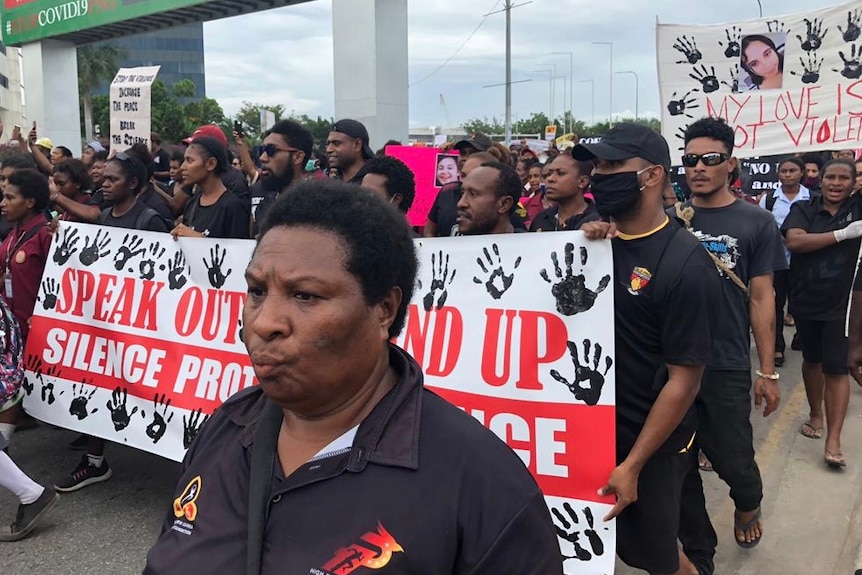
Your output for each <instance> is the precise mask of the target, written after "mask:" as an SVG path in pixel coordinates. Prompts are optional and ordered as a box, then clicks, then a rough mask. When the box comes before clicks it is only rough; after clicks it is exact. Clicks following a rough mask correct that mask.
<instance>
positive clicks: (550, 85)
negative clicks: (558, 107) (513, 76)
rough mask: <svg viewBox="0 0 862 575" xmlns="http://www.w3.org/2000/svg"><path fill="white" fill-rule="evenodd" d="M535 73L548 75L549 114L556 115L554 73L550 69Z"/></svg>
mask: <svg viewBox="0 0 862 575" xmlns="http://www.w3.org/2000/svg"><path fill="white" fill-rule="evenodd" d="M535 72H539V73H542V74H544V73H545V72H547V73H548V114H553V113H554V89H553V84H554V80H553V78H554V71H553V70H552V69H550V68H542V69H541V70H535Z"/></svg>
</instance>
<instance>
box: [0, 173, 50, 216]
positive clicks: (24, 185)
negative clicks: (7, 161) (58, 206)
mask: <svg viewBox="0 0 862 575" xmlns="http://www.w3.org/2000/svg"><path fill="white" fill-rule="evenodd" d="M6 182H7V184H8V185H10V186H16V187H17V188H18V191H19V192H20V193H21V196H22V197H23V198H24V199H27V200H29V199H33V200H35V203H34V204H33V211H34V212H41V211H42V210H44V209H46V208H47V207H48V203H49V202H50V200H51V192H50V191H49V190H48V177H47V176H46V175H45V174H43V173H42V172H40V171H39V170H34V169H31V168H26V169H23V170H16V171H15V172H14V173H13V174H11V175H10V176H9V178H8V179H7V180H6Z"/></svg>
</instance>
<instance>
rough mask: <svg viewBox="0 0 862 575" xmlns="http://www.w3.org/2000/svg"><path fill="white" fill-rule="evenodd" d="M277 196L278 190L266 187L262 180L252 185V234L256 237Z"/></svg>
mask: <svg viewBox="0 0 862 575" xmlns="http://www.w3.org/2000/svg"><path fill="white" fill-rule="evenodd" d="M277 196H278V194H277V193H276V192H272V191H270V190H267V189H265V188H264V187H263V185H262V184H261V183H260V182H256V183H255V184H254V185H253V186H252V187H251V218H252V235H254V236H255V237H256V236H257V234H258V233H260V225H261V224H262V223H263V220H264V218H266V214H267V213H268V212H269V209H270V208H271V207H272V204H273V203H275V199H276V197H277Z"/></svg>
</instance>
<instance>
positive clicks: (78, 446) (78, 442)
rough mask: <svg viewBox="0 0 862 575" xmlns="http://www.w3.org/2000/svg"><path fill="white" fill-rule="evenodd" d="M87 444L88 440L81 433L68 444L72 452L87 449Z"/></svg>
mask: <svg viewBox="0 0 862 575" xmlns="http://www.w3.org/2000/svg"><path fill="white" fill-rule="evenodd" d="M89 442H90V438H89V437H88V436H87V435H86V434H84V433H82V434H81V435H79V436H78V437H76V438H75V441H73V442H72V443H70V444H69V449H71V450H72V451H84V450H85V449H87V446H88V444H89Z"/></svg>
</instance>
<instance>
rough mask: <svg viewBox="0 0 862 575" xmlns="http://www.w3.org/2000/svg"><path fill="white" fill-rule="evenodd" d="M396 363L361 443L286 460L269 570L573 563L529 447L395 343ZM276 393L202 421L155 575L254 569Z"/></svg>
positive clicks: (389, 573) (253, 395)
mask: <svg viewBox="0 0 862 575" xmlns="http://www.w3.org/2000/svg"><path fill="white" fill-rule="evenodd" d="M390 365H392V367H393V368H394V369H395V370H396V371H397V372H398V373H399V374H400V377H399V381H398V383H397V384H396V386H395V388H394V389H393V390H392V391H390V392H389V393H388V394H387V395H386V396H385V397H384V398H383V399H382V400H381V401H380V403H379V404H378V405H377V406H376V407H375V408H374V409H373V410H372V412H371V414H370V415H369V416H368V417H367V418H366V419H365V420H364V421H363V422H362V423H361V424H360V426H359V429H358V430H357V433H356V437H355V439H354V441H353V446H352V448H351V449H350V450H349V451H346V452H340V453H339V452H337V453H336V454H335V455H333V456H331V457H328V458H325V459H318V460H313V461H311V462H309V463H306V464H305V465H304V466H302V467H300V468H299V469H297V470H296V471H295V472H293V473H292V474H291V475H290V476H289V477H287V478H284V477H283V474H282V471H281V464H280V463H278V461H276V462H275V465H274V468H273V479H272V487H271V496H270V501H271V503H270V507H269V515H268V519H267V524H266V529H265V534H264V543H263V549H264V551H263V569H262V572H263V573H264V574H275V573H290V574H297V575H328V574H337V575H341V574H342V573H353V572H354V569H356V571H355V575H360V573H363V574H364V573H366V572H367V573H371V572H372V571H371V570H370V569H358V566H359V564H360V562H361V561H365V560H368V561H372V560H378V561H379V562H380V563H379V564H378V565H377V567H376V569H379V571H378V570H375V571H373V572H374V573H378V572H379V573H380V574H381V575H396V574H403V575H406V574H410V575H443V574H450V573H451V574H456V573H457V574H471V575H480V574H483V575H484V574H487V575H499V574H501V573H518V574H519V575H530V574H534V575H537V574H542V575H544V574H551V573H553V574H555V575H559V574H560V573H562V557H561V555H560V549H559V546H558V545H559V544H558V542H557V537H556V534H555V532H554V528H553V524H552V522H551V518H550V514H549V512H548V509H547V506H546V505H545V501H544V498H543V496H542V494H541V492H540V491H539V488H538V486H537V485H536V483H535V481H534V480H533V478H532V477H531V476H530V474H529V472H528V471H527V469H526V468H525V467H524V465H523V463H522V462H521V460H520V459H519V458H518V457H517V455H515V454H514V452H512V450H511V449H509V448H508V447H507V446H506V445H505V444H504V443H503V442H502V441H500V440H499V439H498V438H497V437H496V436H494V435H493V434H492V433H491V432H490V431H488V430H487V429H485V428H484V427H483V426H482V425H481V424H479V423H478V422H477V421H476V420H475V419H473V418H472V417H470V416H469V415H467V414H465V413H464V412H463V411H461V410H459V409H458V408H456V407H454V406H452V405H451V404H449V403H447V402H446V401H444V400H443V399H441V398H440V397H438V396H437V395H435V394H434V393H432V392H431V391H428V390H426V389H424V388H423V378H422V373H421V370H420V367H419V366H418V365H417V364H416V362H415V361H414V360H413V358H411V357H410V356H408V355H407V354H406V353H405V352H403V351H402V350H400V349H398V348H396V347H394V346H392V347H390ZM268 401H269V400H268V399H267V398H266V396H264V394H263V392H262V391H261V390H260V389H259V388H252V389H249V390H246V391H243V392H241V393H239V394H237V395H236V396H234V397H233V398H231V399H230V400H229V401H228V402H226V403H225V404H224V405H223V406H222V407H221V408H220V409H219V410H218V411H217V412H216V413H215V414H214V415H213V416H212V418H211V419H210V421H209V422H208V423H207V424H206V426H205V427H204V428H203V429H202V431H201V433H200V435H199V436H198V437H197V439H196V440H195V442H194V444H193V445H192V447H191V449H189V452H188V453H187V454H186V458H185V461H184V472H183V475H182V477H181V478H180V481H179V483H178V486H177V488H176V490H175V492H174V497H176V498H177V500H176V501H177V506H173V505H172V508H171V510H170V511H169V512H168V516H167V519H166V521H165V523H164V525H163V528H162V533H161V536H160V537H159V539H158V541H157V542H156V544H155V546H154V547H153V548H152V549H151V550H150V552H149V554H148V556H147V566H146V568H145V569H144V574H145V575H165V574H177V575H180V574H181V575H188V574H189V573H201V574H204V573H207V574H209V573H230V574H242V573H245V560H246V535H247V529H246V524H247V520H248V512H247V500H248V481H249V474H250V471H249V467H250V461H251V446H252V443H253V440H254V431H255V429H256V426H257V422H258V420H259V418H260V415H261V411H262V409H263V407H264V405H265V404H266V402H268ZM276 460H277V456H276ZM192 498H193V501H192V502H193V503H194V507H193V508H190V507H189V505H188V504H189V502H190V501H191V500H192ZM177 509H178V511H177ZM190 516H191V517H193V519H190ZM387 544H388V549H387V548H385V546H386V545H387ZM389 551H393V552H392V553H391V554H390V553H389ZM384 565H385V567H384ZM351 567H353V568H351Z"/></svg>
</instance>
